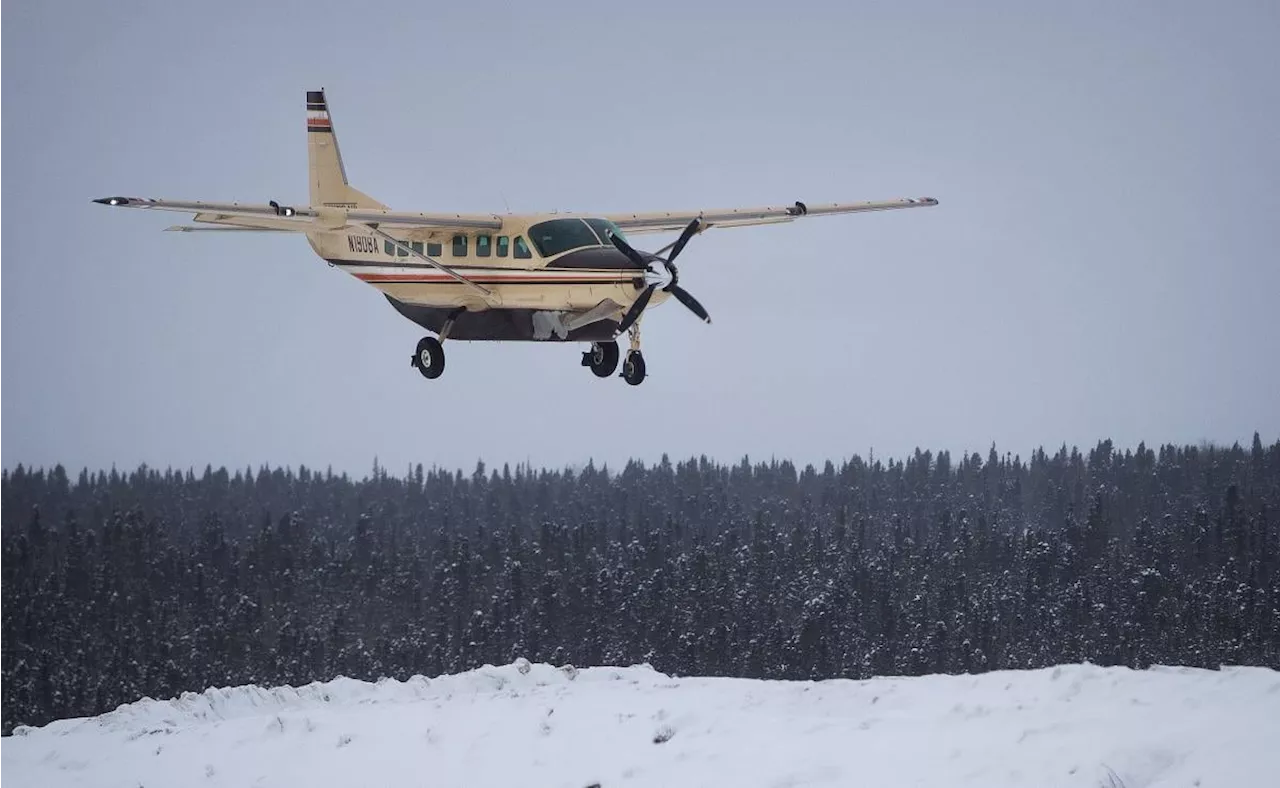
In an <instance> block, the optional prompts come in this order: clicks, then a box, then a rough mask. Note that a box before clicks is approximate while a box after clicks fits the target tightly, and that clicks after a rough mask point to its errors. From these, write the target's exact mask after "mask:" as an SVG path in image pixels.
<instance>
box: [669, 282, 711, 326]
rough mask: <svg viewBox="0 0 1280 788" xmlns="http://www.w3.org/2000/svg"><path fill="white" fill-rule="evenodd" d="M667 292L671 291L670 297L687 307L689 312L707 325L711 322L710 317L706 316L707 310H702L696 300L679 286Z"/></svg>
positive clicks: (674, 286)
mask: <svg viewBox="0 0 1280 788" xmlns="http://www.w3.org/2000/svg"><path fill="white" fill-rule="evenodd" d="M669 290H670V291H671V295H673V296H675V297H676V299H677V300H679V301H680V303H682V304H684V305H685V306H687V307H689V311H690V312H692V313H694V314H695V315H697V316H698V317H700V318H702V319H703V320H705V321H706V322H708V323H710V322H711V315H709V314H707V310H706V309H704V308H703V306H702V304H699V303H698V299H696V298H694V297H693V296H692V295H691V294H690V293H689V291H688V290H685V289H684V288H683V287H681V286H680V285H673V286H672V287H670V288H669Z"/></svg>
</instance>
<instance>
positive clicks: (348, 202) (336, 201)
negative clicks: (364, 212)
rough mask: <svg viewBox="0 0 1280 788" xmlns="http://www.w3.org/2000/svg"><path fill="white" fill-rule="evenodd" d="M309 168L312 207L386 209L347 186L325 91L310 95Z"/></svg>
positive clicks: (308, 107)
mask: <svg viewBox="0 0 1280 788" xmlns="http://www.w3.org/2000/svg"><path fill="white" fill-rule="evenodd" d="M307 164H308V170H309V173H308V174H309V176H310V181H311V183H310V188H311V205H312V207H317V208H318V207H321V206H332V207H338V208H376V209H383V210H385V209H386V207H387V206H385V205H383V204H382V203H380V202H378V201H377V200H375V199H373V198H372V197H370V196H369V195H367V194H365V193H363V192H361V191H359V190H358V189H355V188H353V187H352V186H351V185H350V184H349V183H347V170H346V168H345V167H344V166H343V165H342V151H340V150H339V149H338V135H337V134H335V133H334V131H333V119H332V118H331V117H330V115H329V103H328V101H326V100H325V95H324V90H323V89H321V90H308V91H307Z"/></svg>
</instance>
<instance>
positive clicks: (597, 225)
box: [583, 219, 627, 246]
mask: <svg viewBox="0 0 1280 788" xmlns="http://www.w3.org/2000/svg"><path fill="white" fill-rule="evenodd" d="M583 221H585V222H586V223H587V224H589V225H591V229H592V230H595V231H596V235H598V236H600V242H601V243H603V244H604V245H605V246H613V241H611V240H609V236H611V235H616V236H618V237H619V238H621V239H622V240H624V241H625V240H627V236H625V235H623V234H622V230H621V229H619V227H618V225H616V224H614V223H613V222H611V221H609V220H608V219H584V220H583Z"/></svg>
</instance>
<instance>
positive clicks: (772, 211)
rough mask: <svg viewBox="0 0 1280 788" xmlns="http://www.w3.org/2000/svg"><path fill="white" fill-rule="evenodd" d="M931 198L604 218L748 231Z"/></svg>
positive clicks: (629, 224)
mask: <svg viewBox="0 0 1280 788" xmlns="http://www.w3.org/2000/svg"><path fill="white" fill-rule="evenodd" d="M937 204H938V201H937V200H935V199H934V198H932V197H915V198H912V197H907V198H903V199H899V200H880V201H875V202H846V203H824V204H815V205H806V204H804V203H802V202H797V203H795V204H794V205H787V206H764V207H761V208H722V209H717V210H703V211H684V212H676V211H655V212H653V213H612V214H605V216H604V218H606V219H608V220H610V221H611V222H613V223H614V224H616V225H618V227H620V228H622V230H623V231H624V232H627V233H635V234H639V233H657V232H666V231H670V230H682V229H684V228H685V227H686V226H688V224H689V222H692V221H694V220H695V219H698V220H701V222H702V224H703V225H704V229H705V228H710V227H747V226H750V225H757V224H779V223H782V222H792V221H795V220H796V219H802V218H805V217H808V216H830V215H834V214H840V213H863V212H866V211H892V210H897V209H899V208H927V207H929V206H933V205H937Z"/></svg>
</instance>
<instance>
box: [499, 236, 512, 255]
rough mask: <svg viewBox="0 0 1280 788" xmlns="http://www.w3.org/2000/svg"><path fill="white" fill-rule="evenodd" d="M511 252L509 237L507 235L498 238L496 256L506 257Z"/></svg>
mask: <svg viewBox="0 0 1280 788" xmlns="http://www.w3.org/2000/svg"><path fill="white" fill-rule="evenodd" d="M510 251H511V237H510V236H507V235H499V236H498V256H499V257H506V256H507V254H508V253H509V252H510Z"/></svg>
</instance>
